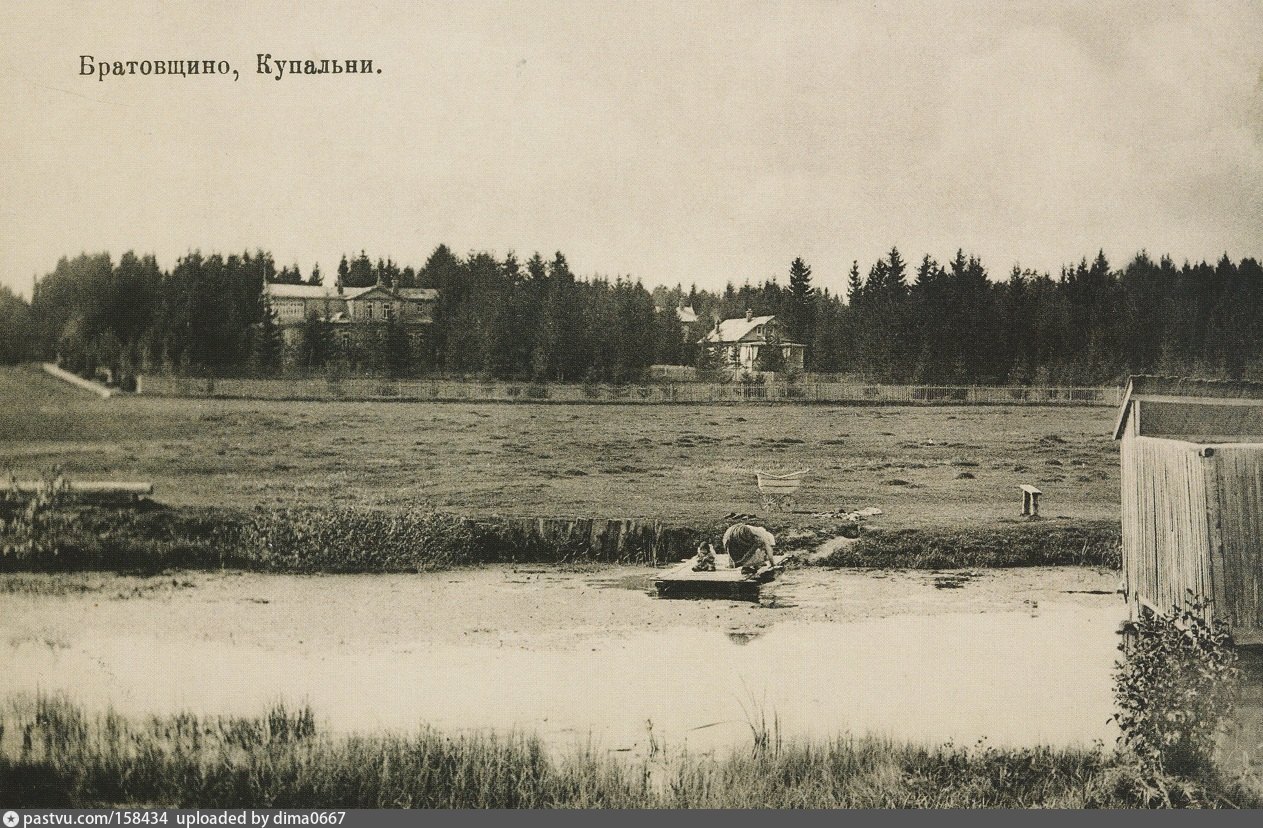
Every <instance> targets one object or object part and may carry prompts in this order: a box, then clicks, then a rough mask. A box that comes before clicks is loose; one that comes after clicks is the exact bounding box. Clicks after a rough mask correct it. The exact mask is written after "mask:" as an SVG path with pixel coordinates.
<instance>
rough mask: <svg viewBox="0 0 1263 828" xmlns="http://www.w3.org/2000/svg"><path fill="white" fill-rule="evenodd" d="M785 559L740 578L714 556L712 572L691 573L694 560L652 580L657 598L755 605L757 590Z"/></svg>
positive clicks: (738, 572) (776, 559) (725, 561)
mask: <svg viewBox="0 0 1263 828" xmlns="http://www.w3.org/2000/svg"><path fill="white" fill-rule="evenodd" d="M789 557H790V556H789V555H774V556H773V557H772V560H773V561H774V562H775V563H774V565H773V566H765V567H763V568H762V569H760V570H759V571H758V572H756V573H754V574H753V575H748V576H747V575H742V574H741V570H740V569H734V568H732V567H731V566H730V565H728V561H729V559H728V556H727V555H724V554H719V555H716V556H715V558H716V562H717V564H718V566H717V567H716V569H715V571H713V572H694V571H693V566H694V565H695V564H696V563H697V558H696V556H694V557H692V558H689V559H688V560H687V561H684V562H683V563H681V564H679V565H678V566H675V567H672V568H671V569H668V570H667V571H666V572H664V573H662V575H661V576H660V577H658V578H657V579H655V580H654V586H655V587H657V589H658V597H659V598H720V599H726V600H729V601H757V600H759V590H760V589H762V588H763V585H764V584H766V583H767V582H768V581H771V580H774V579H775V578H776V576H777V574H778V573H779V572H780V571H781V570H782V569H784V568H785V561H786V560H788V559H789Z"/></svg>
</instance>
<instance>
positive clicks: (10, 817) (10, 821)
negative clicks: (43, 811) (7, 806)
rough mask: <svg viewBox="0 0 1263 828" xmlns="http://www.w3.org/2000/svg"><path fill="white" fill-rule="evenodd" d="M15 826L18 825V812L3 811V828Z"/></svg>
mask: <svg viewBox="0 0 1263 828" xmlns="http://www.w3.org/2000/svg"><path fill="white" fill-rule="evenodd" d="M17 824H18V812H17V811H5V812H4V828H13V826H15V825H17Z"/></svg>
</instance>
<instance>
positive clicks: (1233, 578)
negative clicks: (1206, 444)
mask: <svg viewBox="0 0 1263 828" xmlns="http://www.w3.org/2000/svg"><path fill="white" fill-rule="evenodd" d="M1209 459H1213V461H1214V463H1215V465H1216V467H1217V468H1216V472H1217V475H1216V477H1217V484H1218V485H1217V486H1216V489H1217V491H1215V492H1214V493H1213V507H1212V510H1213V511H1214V512H1217V516H1218V524H1219V530H1218V534H1219V536H1220V537H1219V540H1220V543H1221V544H1222V548H1223V551H1222V555H1216V556H1215V558H1214V559H1212V563H1213V564H1214V563H1218V562H1219V560H1220V559H1222V578H1223V585H1222V590H1221V591H1222V594H1223V598H1222V599H1219V598H1218V596H1216V598H1217V600H1218V601H1219V602H1221V603H1223V604H1224V607H1223V610H1217V612H1216V614H1217V615H1219V617H1222V618H1224V620H1226V621H1228V623H1229V624H1231V625H1232V631H1233V635H1234V637H1235V638H1236V639H1237V640H1238V642H1245V641H1252V640H1257V638H1258V636H1259V634H1260V633H1261V632H1263V601H1260V580H1263V445H1259V444H1249V443H1243V444H1239V445H1226V446H1223V445H1221V446H1216V447H1215V454H1214V457H1213V458H1209ZM1218 577H1219V576H1218V574H1217V576H1216V580H1218Z"/></svg>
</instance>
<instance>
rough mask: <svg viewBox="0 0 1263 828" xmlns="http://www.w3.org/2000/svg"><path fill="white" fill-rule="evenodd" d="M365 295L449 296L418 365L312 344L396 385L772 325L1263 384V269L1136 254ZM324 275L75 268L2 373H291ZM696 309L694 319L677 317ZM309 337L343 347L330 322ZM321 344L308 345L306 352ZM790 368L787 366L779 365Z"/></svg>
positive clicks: (887, 363)
mask: <svg viewBox="0 0 1263 828" xmlns="http://www.w3.org/2000/svg"><path fill="white" fill-rule="evenodd" d="M336 272H337V276H336V277H335V278H338V279H340V280H341V281H342V283H343V284H344V285H346V286H348V287H354V286H366V285H371V284H375V283H377V282H379V281H381V282H384V283H386V284H390V285H394V286H398V287H425V288H437V289H438V291H439V300H438V304H437V307H436V308H435V314H434V324H433V325H432V326H430V328H429V329H428V332H427V336H426V341H425V344H424V347H423V348H422V349H421V350H420V352H412V353H409V354H408V355H407V356H406V358H401V356H400V354H399V353H395V351H396V350H397V349H398V348H399V347H401V346H400V345H399V344H398V343H400V342H405V341H406V340H404V339H402V338H400V337H398V336H394V335H392V334H391V332H389V331H388V332H387V333H386V334H385V335H384V336H383V337H382V338H381V346H380V347H379V348H376V349H370V351H368V352H364V351H358V352H356V353H353V354H351V353H339V352H338V351H337V349H336V348H331V347H329V346H328V342H327V341H326V342H324V344H322V345H321V347H319V348H316V347H314V346H313V347H305V348H300V349H298V350H299V353H300V356H299V362H300V363H303V364H304V365H305V366H306V367H318V366H321V365H343V366H345V367H350V368H353V369H372V370H387V371H392V372H397V373H416V374H420V373H443V374H447V375H477V376H494V377H504V378H519V379H557V380H571V381H612V382H624V381H634V380H638V379H641V378H643V377H644V376H645V374H646V372H647V370H648V367H649V366H650V365H652V364H678V365H700V366H701V367H717V366H715V365H714V364H713V363H712V362H711V361H710V359H708V357H707V355H706V354H705V353H704V351H703V349H699V348H698V346H697V340H698V339H699V338H700V337H701V336H703V335H704V334H705V333H706V331H707V330H708V329H709V328H710V327H711V326H713V324H714V321H715V320H716V319H721V318H729V317H734V316H740V315H743V314H745V312H746V311H747V310H750V311H752V312H753V313H755V314H756V315H761V314H774V315H776V316H777V317H779V318H780V319H781V320H782V321H783V322H784V323H785V331H786V335H787V336H788V338H789V340H791V341H794V342H800V343H802V344H804V345H806V346H807V351H806V354H807V355H806V365H807V370H808V371H813V372H820V373H834V372H842V373H849V374H855V375H862V376H864V377H867V378H869V379H872V380H877V381H886V382H916V383H961V384H974V383H976V384H1006V383H1011V384H1032V383H1035V384H1088V383H1091V384H1096V383H1110V382H1116V381H1118V380H1120V379H1121V378H1122V377H1124V376H1126V375H1127V374H1129V373H1142V372H1159V373H1173V374H1192V375H1197V376H1207V377H1230V378H1241V377H1250V378H1263V268H1260V265H1259V263H1258V262H1257V261H1256V260H1255V259H1253V258H1246V259H1242V260H1241V261H1239V262H1233V261H1232V260H1230V259H1229V258H1228V257H1227V256H1226V255H1225V256H1224V257H1223V258H1221V259H1220V260H1219V261H1218V262H1217V263H1215V264H1208V263H1206V262H1201V263H1198V264H1191V263H1188V262H1186V263H1184V264H1183V265H1179V266H1177V265H1176V264H1175V263H1174V262H1173V261H1172V260H1171V259H1170V258H1167V257H1163V258H1161V259H1158V260H1154V259H1152V258H1150V257H1149V256H1148V255H1147V254H1145V253H1140V254H1138V255H1136V256H1135V257H1134V258H1133V259H1132V260H1131V261H1129V262H1128V263H1127V264H1126V265H1125V266H1124V267H1122V268H1121V269H1119V268H1114V267H1112V266H1111V265H1110V263H1109V262H1108V261H1107V260H1106V258H1105V256H1104V254H1103V253H1102V254H1098V255H1097V256H1096V257H1095V258H1094V259H1093V260H1092V261H1090V262H1089V261H1088V260H1086V259H1084V260H1082V261H1080V262H1079V263H1078V264H1077V265H1073V266H1067V267H1064V268H1062V270H1061V272H1060V273H1059V274H1058V275H1057V276H1056V277H1053V276H1052V275H1050V274H1048V273H1036V272H1032V271H1030V270H1022V269H1020V268H1017V267H1014V268H1013V270H1012V271H1011V272H1010V273H1009V274H1008V275H1007V278H1004V279H993V278H991V274H989V273H988V271H987V269H986V267H985V266H984V265H983V263H982V262H981V261H979V260H978V259H977V258H976V257H972V256H966V255H965V254H964V253H963V252H961V251H958V252H957V253H956V255H955V256H954V257H953V258H952V259H951V260H950V261H948V262H946V263H945V264H941V263H939V262H937V261H936V260H934V259H933V258H931V257H929V256H925V257H923V258H922V259H921V260H920V261H919V262H917V263H910V262H908V261H906V260H905V259H904V258H903V256H902V254H901V253H900V252H899V251H898V250H897V249H892V250H891V251H890V253H889V254H887V255H886V256H884V257H883V258H882V259H881V260H879V261H877V262H874V263H872V264H871V265H870V266H869V267H868V268H867V269H866V270H865V269H862V268H861V267H860V264H859V263H858V262H856V263H854V264H853V266H852V268H851V270H850V273H849V275H848V279H847V286H846V295H845V296H842V295H839V294H837V293H833V292H830V291H828V290H820V289H818V288H816V287H815V285H814V284H813V276H812V272H811V268H810V266H809V265H807V264H806V263H805V262H803V261H802V260H801V259H796V260H795V261H794V262H793V263H791V264H790V265H789V267H788V270H787V273H786V279H785V281H784V283H783V284H782V282H781V280H780V278H771V279H768V280H766V281H764V282H762V283H760V284H751V283H746V284H743V285H741V286H735V285H733V284H729V285H728V286H727V287H726V289H725V290H724V291H722V292H718V293H716V292H711V291H706V290H699V289H697V288H696V287H691V288H689V289H687V290H686V289H684V288H683V287H682V286H676V287H674V288H669V287H655V288H653V289H652V290H651V289H648V288H646V287H645V286H644V285H643V284H641V283H640V282H638V281H632V280H630V279H626V278H616V279H613V280H611V279H608V278H603V277H589V278H578V277H576V276H575V274H574V273H573V272H572V271H571V269H570V266H569V264H568V263H567V261H566V258H565V256H564V255H563V254H562V253H560V252H558V253H556V254H555V255H554V256H553V257H552V258H551V259H545V258H543V257H542V256H540V255H539V254H538V253H536V254H534V255H532V256H531V257H530V258H529V259H527V260H526V261H519V260H518V258H517V257H516V256H515V255H514V254H512V253H510V254H508V255H507V256H505V257H504V258H497V257H495V256H493V255H491V254H489V253H485V252H473V253H470V254H469V255H467V256H464V257H462V256H458V255H456V254H454V253H453V252H452V251H451V250H449V249H448V248H447V247H446V246H444V245H440V246H439V247H438V248H437V249H436V250H435V251H434V252H433V253H432V254H431V255H430V257H429V258H428V259H427V260H426V262H424V264H422V265H421V266H420V267H415V268H414V267H412V266H410V265H409V266H400V265H398V264H396V263H395V262H393V261H389V260H382V259H378V260H377V261H375V262H374V261H372V260H371V259H370V258H369V257H368V256H367V255H366V254H365V253H363V252H361V253H360V254H359V255H358V256H355V257H353V258H351V259H348V258H346V257H343V259H342V261H341V262H340V263H339V265H338V268H337V271H336ZM326 278H329V277H327V276H326V275H324V274H322V273H321V272H320V270H319V268H318V267H315V268H312V270H311V271H310V272H309V273H307V274H305V275H304V274H303V273H302V272H301V271H300V269H299V267H298V266H297V265H292V266H283V267H280V268H279V269H278V267H277V266H276V263H275V262H274V261H273V258H272V256H271V255H270V254H269V253H267V252H264V251H256V252H254V253H242V254H240V255H237V254H234V255H228V256H224V255H221V254H210V255H203V254H202V253H200V252H194V253H190V254H189V255H187V256H184V257H182V258H181V259H179V260H178V261H177V262H176V264H175V266H174V267H173V268H171V269H170V270H163V269H162V268H160V267H159V266H158V263H157V261H156V260H155V258H154V257H153V256H137V255H135V254H134V253H130V252H129V253H126V254H124V255H123V256H122V257H121V258H120V259H119V260H118V261H117V262H114V261H112V259H111V257H110V256H109V255H108V254H105V253H102V254H95V255H87V254H84V255H80V256H78V257H76V258H73V259H70V258H63V259H62V260H61V261H59V262H58V263H57V266H56V267H55V268H54V269H53V271H52V272H51V273H49V274H47V275H45V276H44V277H43V278H42V279H39V280H38V281H37V283H36V285H35V289H34V294H33V297H32V300H31V302H30V303H27V302H25V301H23V300H22V299H21V298H19V297H17V296H16V295H15V294H13V293H12V292H11V291H8V290H7V289H4V288H0V361H3V362H16V361H20V360H26V359H52V358H58V359H60V360H61V362H62V363H63V364H64V365H66V366H67V367H69V368H71V369H72V370H77V371H81V372H84V373H92V372H93V371H95V370H96V369H98V368H101V367H110V368H113V369H115V370H116V371H121V372H123V373H135V372H138V371H144V370H175V371H187V372H196V373H203V372H207V371H211V372H223V373H233V372H240V371H246V370H250V371H272V370H277V369H279V368H280V367H281V366H282V365H283V364H284V363H285V361H286V357H285V355H284V354H283V350H284V349H283V346H282V343H281V338H280V336H279V333H278V326H277V323H276V318H275V313H274V312H273V311H272V309H271V308H270V307H269V305H268V303H267V300H266V296H265V294H264V291H263V286H264V284H265V283H267V282H288V283H299V282H303V283H309V284H320V283H322V282H323V281H324V280H325V279H326ZM680 306H689V307H691V308H693V309H694V311H695V312H696V314H697V317H698V320H699V321H698V322H697V323H695V324H694V325H692V326H688V325H685V324H684V323H682V322H681V321H680V319H679V317H678V315H677V312H676V311H677V308H679V307H680ZM302 335H303V337H305V338H306V339H310V340H314V339H315V338H323V339H325V340H327V336H328V331H327V330H322V323H321V322H320V321H319V320H314V319H313V320H309V321H308V322H307V323H305V324H304V326H303V331H302ZM309 344H310V343H309ZM768 367H775V366H768Z"/></svg>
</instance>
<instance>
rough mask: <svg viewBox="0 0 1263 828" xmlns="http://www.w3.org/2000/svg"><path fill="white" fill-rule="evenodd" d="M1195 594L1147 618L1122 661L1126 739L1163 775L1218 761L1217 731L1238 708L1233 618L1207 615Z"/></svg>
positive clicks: (1122, 739) (1118, 678)
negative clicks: (1225, 620)
mask: <svg viewBox="0 0 1263 828" xmlns="http://www.w3.org/2000/svg"><path fill="white" fill-rule="evenodd" d="M1207 606H1208V605H1207V603H1206V602H1205V601H1204V600H1202V599H1201V598H1198V597H1190V599H1189V600H1188V601H1187V603H1186V604H1185V605H1184V606H1183V607H1178V606H1177V607H1174V608H1173V610H1172V613H1171V615H1170V616H1159V615H1157V614H1153V615H1149V616H1146V617H1143V618H1141V619H1140V620H1139V621H1137V622H1136V623H1135V629H1134V633H1133V634H1132V635H1130V636H1129V637H1128V638H1129V640H1128V641H1125V642H1124V644H1123V645H1122V648H1123V650H1124V652H1125V653H1126V658H1125V659H1124V660H1123V661H1121V662H1119V663H1118V664H1117V666H1116V670H1115V675H1114V699H1115V701H1116V702H1117V704H1118V709H1119V712H1118V713H1116V714H1115V716H1114V719H1115V721H1116V722H1117V723H1118V727H1119V729H1120V730H1121V731H1122V732H1121V735H1120V736H1119V744H1120V745H1121V746H1123V747H1124V748H1126V749H1127V750H1128V751H1129V752H1130V753H1131V754H1133V755H1134V756H1135V757H1136V759H1137V760H1138V761H1139V763H1140V766H1141V768H1142V769H1143V770H1146V771H1150V772H1152V773H1153V774H1154V775H1155V777H1156V778H1160V775H1162V774H1176V775H1178V776H1192V775H1195V774H1198V773H1201V772H1204V771H1205V770H1207V769H1208V768H1209V767H1210V763H1211V758H1212V755H1213V752H1214V748H1215V738H1216V736H1217V735H1218V734H1219V732H1220V730H1221V727H1222V726H1223V724H1224V722H1225V721H1226V720H1227V717H1228V716H1230V715H1231V712H1232V707H1233V702H1234V700H1235V698H1236V695H1237V692H1238V684H1239V680H1240V669H1239V668H1238V667H1237V654H1236V651H1235V650H1234V649H1233V648H1232V645H1231V641H1230V638H1229V634H1228V628H1227V625H1226V624H1224V623H1223V622H1222V621H1218V620H1214V621H1208V620H1207V613H1206V609H1207Z"/></svg>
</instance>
